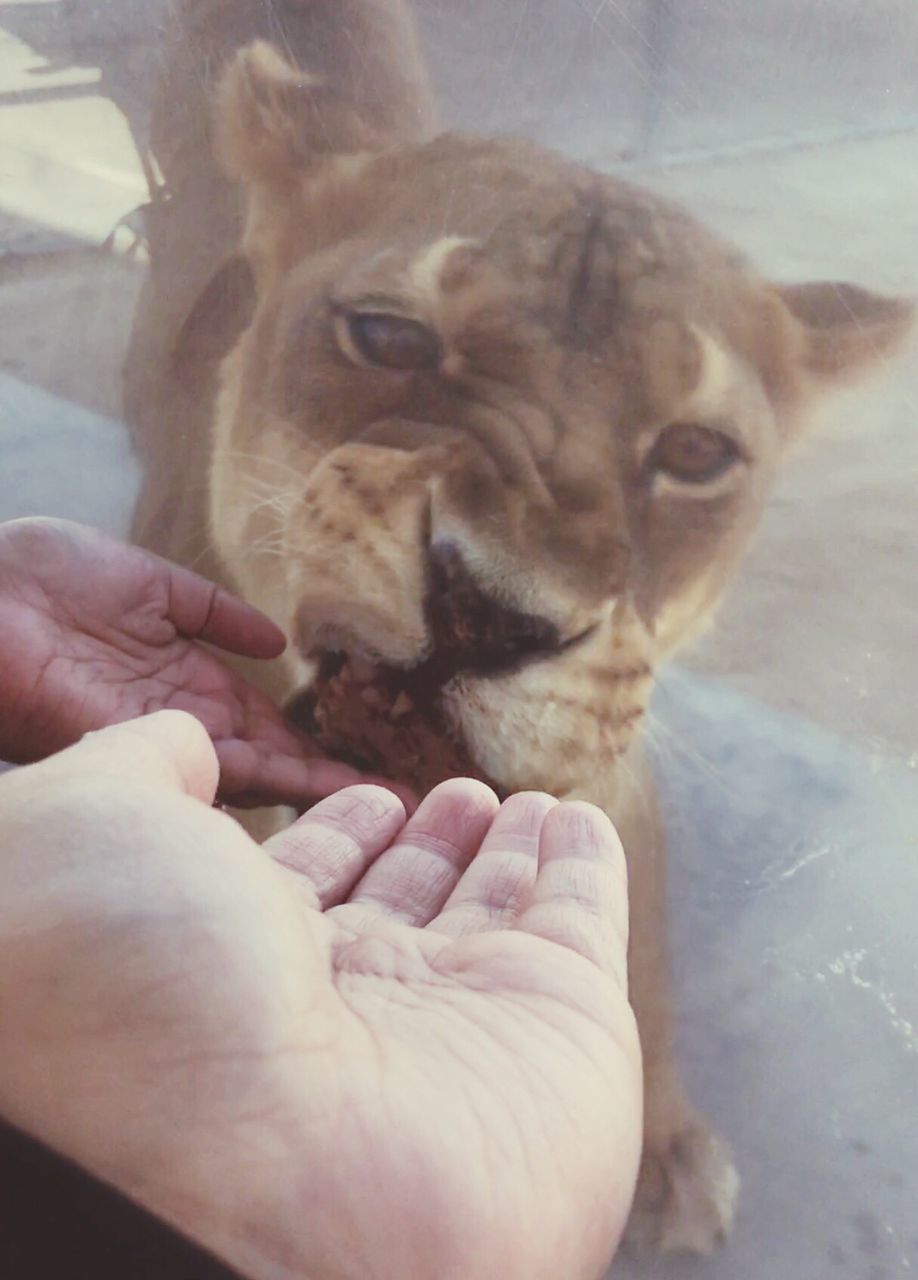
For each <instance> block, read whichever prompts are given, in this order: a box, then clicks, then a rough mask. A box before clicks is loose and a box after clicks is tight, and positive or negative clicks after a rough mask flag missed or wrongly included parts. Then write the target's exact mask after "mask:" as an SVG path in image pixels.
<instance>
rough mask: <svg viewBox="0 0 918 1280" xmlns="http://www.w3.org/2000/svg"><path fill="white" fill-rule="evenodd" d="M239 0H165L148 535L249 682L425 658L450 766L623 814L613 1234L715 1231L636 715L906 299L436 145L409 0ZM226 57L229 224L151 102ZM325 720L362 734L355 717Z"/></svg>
mask: <svg viewBox="0 0 918 1280" xmlns="http://www.w3.org/2000/svg"><path fill="white" fill-rule="evenodd" d="M251 8H252V7H251V6H246V5H245V4H244V3H242V4H238V3H237V4H235V5H232V4H231V5H228V6H218V5H215V4H214V3H213V2H212V0H209V2H208V3H204V4H198V5H194V4H186V6H185V18H184V21H185V22H186V26H185V28H184V29H183V31H182V37H181V40H180V41H177V42H176V45H175V49H174V59H173V63H172V71H170V72H167V78H166V92H165V94H164V96H163V98H162V99H161V102H160V106H159V110H158V117H157V118H158V121H159V128H160V132H161V135H162V142H163V145H162V150H163V154H164V155H165V157H166V160H165V162H164V166H163V167H164V169H165V170H166V177H167V181H171V182H172V190H171V192H170V195H171V198H172V210H171V213H170V210H169V209H168V207H167V208H166V209H165V210H164V211H163V212H162V213H161V217H162V218H163V220H164V222H163V225H170V226H172V227H173V232H172V233H171V239H170V234H167V233H163V235H162V236H161V243H160V246H159V253H160V257H159V259H156V257H154V272H153V275H152V277H151V283H150V285H149V286H148V288H147V292H146V294H145V297H144V299H143V300H142V303H141V309H140V312H139V314H138V319H137V328H136V332H135V341H134V349H133V353H132V359H131V363H130V366H129V374H128V391H129V401H128V407H129V412H130V415H131V416H132V418H133V420H134V421H135V423H136V424H138V425H137V429H138V439H139V442H140V447H141V450H142V452H143V453H144V455H145V456H146V457H147V460H148V464H149V466H148V481H147V486H146V490H145V494H144V497H143V500H142V503H141V507H140V511H139V516H138V524H137V530H136V532H137V535H138V537H140V538H141V539H142V540H144V541H147V542H150V543H152V544H153V545H154V546H155V547H156V548H157V549H158V550H160V551H163V552H165V553H166V554H171V555H180V556H181V557H182V558H185V559H190V560H195V561H196V562H198V563H199V564H200V563H201V561H202V557H203V558H204V563H206V564H207V567H208V568H209V569H210V571H211V572H212V573H214V574H217V575H221V576H223V577H224V578H225V579H226V580H228V581H229V582H230V583H231V584H232V585H234V586H235V587H236V588H237V589H238V590H240V591H241V592H242V594H243V595H244V596H245V597H246V598H247V599H248V600H250V601H251V602H253V603H254V604H257V605H258V606H260V607H261V608H262V609H264V610H265V611H266V612H267V613H268V614H270V615H271V616H272V617H273V618H274V619H275V620H276V621H277V622H278V623H279V624H280V625H281V626H283V627H284V628H285V629H286V631H287V633H288V635H289V636H290V638H291V641H292V643H291V646H290V650H289V652H288V654H287V655H286V656H285V657H284V658H283V659H282V660H279V662H278V663H277V664H276V665H275V667H274V669H273V671H272V672H271V673H270V675H269V676H268V677H262V678H263V680H264V679H266V680H267V685H268V687H269V691H270V692H272V693H273V694H274V696H275V697H277V698H278V699H279V700H283V701H285V702H286V701H289V700H290V699H291V698H292V697H293V696H294V695H296V694H298V693H300V692H301V691H302V690H303V689H305V688H307V687H308V686H310V684H311V683H312V682H313V681H314V679H315V677H316V673H317V671H318V672H319V675H320V683H319V699H320V702H321V699H322V697H323V696H324V694H323V690H325V691H327V688H328V685H329V680H330V672H331V671H333V670H334V671H337V672H338V674H339V675H340V674H341V668H342V663H343V664H344V670H345V672H347V671H349V670H354V671H356V669H357V667H359V668H360V671H361V675H360V680H361V681H362V682H363V683H364V684H365V685H367V686H369V687H370V688H371V689H373V690H375V691H376V693H377V694H380V697H379V698H377V700H376V702H375V704H374V705H375V706H376V708H377V710H374V709H373V707H372V706H370V705H369V704H370V703H372V702H373V699H372V698H371V699H369V700H367V710H366V713H365V715H366V719H367V721H368V722H372V720H373V717H374V716H385V715H387V714H390V712H391V707H390V706H389V704H388V703H387V702H386V697H385V696H383V694H382V693H381V691H384V690H386V689H391V680H392V678H393V677H392V672H393V671H396V670H398V671H422V672H424V673H425V682H424V683H423V684H419V685H418V686H417V687H418V688H419V689H422V691H423V692H422V696H423V697H426V698H427V700H428V703H429V704H430V705H427V706H425V707H423V708H422V710H423V711H424V713H425V714H426V715H427V716H428V721H427V725H428V729H430V727H431V726H436V725H439V726H440V732H442V733H443V734H448V735H451V737H452V738H453V739H454V740H455V741H457V742H458V743H459V744H461V748H462V751H463V752H464V753H465V755H466V756H467V758H468V761H469V764H470V767H472V768H474V769H475V770H476V771H478V772H479V773H480V774H481V775H482V776H484V777H486V778H487V779H489V780H491V781H492V782H493V783H494V784H495V786H497V787H498V788H501V789H503V790H514V789H520V788H543V789H545V790H548V791H551V792H553V793H555V794H558V795H561V796H565V797H574V796H577V797H581V798H586V799H589V800H591V801H594V802H595V803H597V804H599V805H601V806H602V807H603V808H605V809H606V810H607V811H608V812H609V814H610V815H611V816H612V817H613V819H614V820H615V822H616V824H617V826H618V828H619V830H620V832H621V834H622V837H623V840H624V844H625V848H626V850H627V853H628V859H629V867H630V875H631V911H632V940H631V950H630V961H631V996H632V1001H633V1004H634V1007H635V1011H636V1014H637V1017H638V1022H639V1026H640V1030H641V1038H642V1045H643V1051H644V1056H645V1073H646V1136H645V1154H644V1161H643V1169H642V1176H641V1183H640V1187H639V1191H638V1196H637V1200H636V1204H635V1209H634V1213H633V1216H632V1223H631V1235H632V1238H634V1239H635V1240H637V1241H639V1242H643V1243H652V1244H654V1245H656V1246H658V1247H660V1248H661V1249H664V1250H675V1249H688V1250H695V1251H701V1252H703V1251H706V1250H708V1249H710V1248H711V1246H712V1245H713V1244H714V1243H715V1242H716V1241H718V1240H719V1239H720V1238H722V1237H723V1235H724V1234H725V1233H726V1232H727V1231H728V1229H729V1227H730V1224H731V1220H732V1217H733V1212H734V1205H735V1199H736V1192H737V1185H738V1180H737V1176H736V1174H735V1172H734V1169H733V1166H732V1162H731V1158H730V1155H729V1151H728V1148H727V1146H726V1144H725V1143H724V1142H723V1141H722V1140H721V1139H719V1138H717V1137H716V1136H714V1135H713V1134H712V1133H711V1132H710V1130H709V1129H708V1127H707V1125H706V1123H705V1122H704V1120H703V1119H702V1118H701V1117H700V1116H699V1115H698V1114H697V1113H696V1112H695V1111H694V1110H693V1108H692V1106H691V1104H690V1103H689V1101H688V1100H687V1098H686V1096H685V1093H684V1091H683V1089H682V1086H681V1084H680V1081H679V1076H678V1073H677V1069H676V1066H675V1062H674V1058H673V1045H672V1026H671V1013H670V1000H669V994H668V992H669V979H668V959H667V948H666V931H665V924H664V899H665V881H664V846H663V839H662V834H661V831H660V826H659V822H658V818H657V813H656V809H655V805H654V801H653V790H652V781H651V779H650V777H649V775H648V771H647V768H646V766H645V763H644V761H643V759H642V754H641V734H640V726H641V720H642V717H643V714H644V711H645V708H646V706H647V701H648V698H649V695H650V691H651V688H652V685H653V678H654V671H655V669H656V668H657V666H658V664H659V663H661V662H662V661H664V660H665V659H666V658H668V657H670V655H672V654H673V653H674V652H675V651H676V649H677V648H678V647H679V646H680V645H682V644H683V643H685V641H686V640H688V639H689V638H691V637H693V636H695V635H697V633H698V632H699V630H700V629H701V628H703V627H704V626H705V625H706V624H707V623H708V622H709V620H710V618H711V615H712V611H713V609H714V607H715V605H716V603H717V601H718V599H719V598H720V596H721V593H722V591H723V589H724V587H725V585H726V583H727V581H728V579H729V577H730V574H731V573H732V571H733V569H734V567H735V565H736V564H737V561H738V560H739V558H740V556H741V553H742V551H743V548H744V546H745V545H746V543H747V541H748V539H749V536H750V534H751V532H752V530H753V529H754V527H755V525H756V522H757V520H758V517H759V514H760V512H761V510H762V506H763V503H764V502H765V499H766V496H767V493H768V490H769V487H770V485H771V482H772V479H773V477H774V475H775V472H776V470H777V468H778V466H779V464H780V461H781V458H782V456H783V455H784V453H785V452H786V451H787V450H788V448H789V447H790V446H791V445H792V444H793V442H794V440H795V439H796V438H797V436H798V434H799V432H800V430H801V422H802V420H803V418H804V416H805V414H806V411H807V410H808V409H809V408H810V406H811V404H812V402H813V401H814V400H815V399H816V397H817V396H819V395H820V394H821V393H822V392H824V391H825V390H826V389H827V388H829V387H831V386H833V385H834V384H837V383H840V382H842V381H843V380H844V379H846V378H848V377H850V376H851V375H853V374H856V373H860V372H861V371H862V370H864V369H866V368H868V367H869V366H870V365H872V364H874V363H876V362H877V361H878V359H879V358H880V357H882V356H883V355H884V354H885V353H887V352H888V351H889V350H890V349H891V348H892V346H893V345H894V344H895V342H896V341H897V340H898V338H899V337H900V335H901V334H902V333H903V331H904V329H905V328H906V325H907V322H908V318H909V314H910V310H909V307H908V305H907V304H906V303H904V302H900V301H896V300H888V299H884V298H880V297H877V296H874V295H872V294H870V293H868V292H866V291H864V290H862V289H858V288H854V287H851V286H845V285H833V284H811V285H796V286H793V287H777V286H775V285H772V284H770V283H768V282H767V281H766V280H764V279H763V278H762V277H761V276H760V275H758V274H757V273H756V272H755V270H754V269H753V268H752V267H751V266H750V265H749V264H748V263H747V262H746V261H745V260H744V259H743V258H742V257H741V256H740V254H738V253H737V252H736V251H735V250H734V249H733V248H732V247H730V246H729V245H727V244H725V243H724V242H723V241H722V240H720V239H719V238H718V237H716V236H715V235H713V234H711V233H710V232H708V231H707V230H705V229H704V228H703V227H702V226H700V225H699V224H698V223H697V222H696V221H695V220H694V219H693V218H691V217H689V216H688V215H687V214H685V213H684V212H682V211H681V210H679V209H678V208H675V207H673V206H672V205H670V204H669V203H667V202H666V201H664V200H662V199H659V198H658V197H656V196H654V195H650V194H648V193H646V192H644V191H641V190H639V189H637V188H636V187H633V186H630V185H628V184H627V183H625V182H623V181H620V180H619V179H617V178H612V177H608V176H605V175H602V174H598V173H594V172H591V171H590V170H588V169H586V168H583V167H581V166H579V165H576V164H573V163H570V162H568V161H566V160H565V159H563V158H561V157H560V156H558V155H555V154H553V153H551V152H548V151H546V150H543V149H541V148H539V147H537V146H534V145H531V144H529V143H524V142H520V141H511V140H496V139H483V138H478V137H470V136H460V135H456V134H446V135H440V136H438V135H437V133H436V129H435V126H434V123H433V113H432V110H431V107H430V99H429V94H428V90H427V86H426V82H425V79H424V73H423V69H422V65H421V62H420V59H419V58H418V55H417V45H416V40H415V33H414V30H413V27H412V23H411V19H410V15H409V14H408V13H407V12H406V10H405V8H404V6H403V5H402V4H400V3H397V0H391V2H390V3H388V4H383V3H380V2H379V0H376V2H375V3H374V2H373V0H334V2H333V0H312V2H311V3H310V2H309V0H300V2H299V3H293V0H291V3H289V4H288V5H287V6H286V9H285V12H286V14H287V19H288V26H287V29H286V38H285V41H284V45H285V50H286V52H285V53H284V54H282V53H281V52H280V51H279V49H278V48H277V47H275V46H273V45H271V44H269V43H265V42H256V43H253V44H250V43H247V41H248V38H249V37H250V36H251V35H252V34H257V32H258V27H257V23H256V21H255V19H254V18H251V13H250V11H251ZM281 8H282V9H283V8H284V7H283V6H282V7H281ZM228 12H229V13H230V14H231V15H234V16H233V17H232V22H233V24H234V25H233V26H232V27H231V28H230V31H231V34H230V35H227V34H226V32H227V27H226V26H225V25H223V24H225V22H226V21H227V14H228ZM263 34H264V33H263ZM243 46H244V47H243ZM291 51H292V52H293V54H294V55H295V57H296V59H297V60H298V62H299V64H300V65H299V66H294V65H293V64H292V63H291V61H290V60H289V57H290V54H291ZM231 55H232V56H231ZM176 59H177V60H178V61H177V62H176ZM183 60H184V61H183ZM224 64H227V69H226V70H225V73H224V74H222V77H221V79H220V86H219V91H218V92H217V93H216V95H215V106H214V114H213V119H214V122H215V134H216V142H217V151H218V153H219V156H220V159H221V163H222V164H223V166H224V167H225V171H226V173H227V174H228V175H229V176H230V177H231V178H232V179H234V180H235V181H236V182H238V183H239V184H241V188H242V189H244V191H245V217H244V227H242V224H241V220H240V219H239V217H238V216H237V211H236V208H235V206H234V205H233V204H232V202H231V201H228V200H227V194H226V188H225V187H223V186H222V185H221V182H222V180H221V179H219V178H217V177H216V176H214V174H213V172H212V171H211V169H210V168H209V166H210V164H211V160H210V158H209V156H208V154H207V151H206V142H205V139H204V134H203V132H200V133H199V134H198V135H196V134H195V130H199V131H201V130H202V129H203V126H202V125H201V122H200V120H199V119H198V117H197V116H196V115H195V112H194V109H193V106H194V104H193V102H192V103H191V105H190V106H189V102H188V99H187V94H186V96H185V97H184V98H183V97H182V95H181V94H179V93H177V92H176V85H177V84H179V83H180V82H181V75H180V74H179V73H176V72H175V71H174V68H175V66H177V65H178V66H184V67H185V68H186V70H188V68H193V69H194V75H196V76H198V77H199V83H194V84H193V87H192V88H190V89H189V92H191V93H200V94H202V95H203V89H202V86H207V85H208V84H209V83H210V82H209V81H208V80H207V79H206V78H202V68H206V69H207V70H208V73H209V74H211V75H212V73H213V72H214V69H215V68H220V67H222V66H223V65H224ZM170 75H171V76H172V79H171V80H170V78H169V77H170ZM193 79H194V77H193V76H191V75H189V76H188V77H186V80H185V82H184V84H185V87H186V89H187V88H188V87H189V85H192V82H193ZM201 101H203V97H202V99H201ZM201 109H202V110H203V107H202V108H201ZM189 121H190V123H189ZM183 131H184V132H183ZM177 140H178V141H177ZM183 148H184V150H183ZM189 157H191V159H190V160H189ZM170 164H171V165H172V168H173V170H174V171H175V173H176V174H177V175H178V176H177V177H175V178H174V179H170V172H169V166H170ZM183 166H184V167H183ZM183 202H184V204H183ZM209 202H210V203H209ZM176 210H178V211H179V212H178V214H176ZM182 210H184V213H182ZM170 216H171V217H173V218H175V217H178V222H173V223H172V224H169V218H170ZM182 217H184V223H183V222H182ZM175 226H178V228H179V231H178V233H175V232H174V227H175ZM183 227H184V231H183V230H182V228H183ZM154 248H156V246H155V245H154ZM164 261H165V262H166V263H167V264H168V263H169V262H170V261H171V262H172V264H173V266H172V269H171V273H170V271H169V269H168V268H163V266H162V263H163V262H164ZM222 261H225V262H226V265H225V266H223V267H222V268H220V269H219V270H218V268H219V267H220V263H221V262H222ZM157 262H158V263H159V267H158V270H159V275H157ZM176 264H177V265H176ZM211 271H213V272H214V274H213V277H212V279H210V280H209V283H208V277H209V275H210V273H211ZM205 284H206V286H207V287H206V288H204V287H203V286H204V285H205ZM191 286H193V288H192V287H191ZM198 290H200V295H201V296H200V298H199V299H198V300H197V301H196V302H195V300H194V299H193V298H192V296H191V294H192V293H193V292H197V291H198ZM193 303H194V305H192V304H193ZM230 348H231V352H230V354H229V355H228V356H227V358H226V359H225V361H224V362H223V365H222V372H221V374H220V386H219V395H218V396H216V397H215V395H214V391H213V384H212V379H211V373H212V370H213V368H214V367H215V366H216V364H217V363H218V362H219V359H220V357H221V356H222V355H223V354H224V353H225V352H226V351H227V350H229V349H230ZM208 556H209V557H210V560H208V559H207V557H208ZM328 655H334V666H333V667H330V666H329V665H328ZM323 659H324V662H323ZM431 673H434V674H435V677H436V679H435V680H434V681H433V682H432V681H431ZM355 678H356V677H355ZM407 679H408V678H407V677H406V680H407ZM387 682H389V683H387ZM409 683H410V682H409ZM415 697H417V691H415ZM320 709H321V708H320ZM339 728H340V726H339ZM341 736H342V734H341V733H339V738H340V737H341ZM343 736H344V738H348V737H352V738H353V739H354V740H355V745H357V742H356V739H360V740H361V742H362V743H364V744H365V743H366V742H367V741H369V742H371V743H372V742H373V741H374V733H373V725H372V723H367V724H366V725H364V726H360V725H356V726H355V725H353V724H349V725H348V727H347V728H346V730H344V731H343ZM372 763H373V764H374V765H375V766H376V767H379V766H380V765H382V766H384V767H385V766H386V765H388V766H389V768H390V769H391V770H395V771H398V768H399V761H395V760H389V761H386V760H385V759H383V760H374V761H372ZM428 763H429V762H428ZM434 773H435V769H434ZM409 780H410V779H409ZM415 780H416V781H417V778H416V779H415ZM433 780H435V778H434V777H432V776H431V774H430V770H429V769H428V770H427V772H426V773H425V774H424V781H425V783H429V782H431V781H433Z"/></svg>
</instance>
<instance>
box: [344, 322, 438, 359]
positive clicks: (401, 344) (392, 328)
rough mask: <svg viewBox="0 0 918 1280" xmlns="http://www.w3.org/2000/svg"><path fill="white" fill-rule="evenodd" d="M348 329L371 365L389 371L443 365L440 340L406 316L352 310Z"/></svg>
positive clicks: (358, 348) (357, 349) (355, 346)
mask: <svg viewBox="0 0 918 1280" xmlns="http://www.w3.org/2000/svg"><path fill="white" fill-rule="evenodd" d="M347 330H348V336H349V337H350V340H351V342H352V343H353V344H354V349H355V350H356V352H357V354H358V355H359V356H360V357H361V359H363V360H366V362H367V363H368V364H375V365H380V366H381V367H383V368H385V369H433V368H435V367H436V366H437V365H438V364H439V363H440V340H439V338H438V337H437V335H436V334H435V333H433V332H432V330H430V329H428V328H427V326H426V325H423V324H421V323H420V322H419V321H417V320H409V319H408V318H407V317H406V316H394V315H386V314H384V313H382V312H373V311H362V312H361V311H352V312H350V313H349V315H348V317H347Z"/></svg>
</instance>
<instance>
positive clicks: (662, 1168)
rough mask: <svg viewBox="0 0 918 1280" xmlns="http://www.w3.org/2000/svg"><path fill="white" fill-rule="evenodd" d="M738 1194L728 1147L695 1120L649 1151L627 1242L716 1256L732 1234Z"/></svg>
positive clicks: (639, 1184)
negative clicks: (719, 1245) (719, 1247)
mask: <svg viewBox="0 0 918 1280" xmlns="http://www.w3.org/2000/svg"><path fill="white" fill-rule="evenodd" d="M738 1192H739V1176H738V1174H737V1172H736V1169H735V1168H734V1167H733V1159H732V1155H731V1152H730V1148H729V1147H728V1145H727V1143H726V1142H725V1141H724V1140H723V1139H722V1138H720V1137H718V1136H717V1135H716V1134H712V1133H711V1132H710V1131H709V1130H708V1129H707V1128H706V1127H705V1126H704V1124H703V1123H701V1122H700V1121H693V1122H692V1123H690V1124H689V1125H687V1126H686V1127H685V1128H684V1129H681V1130H680V1131H679V1132H678V1133H675V1134H672V1135H670V1137H669V1139H668V1141H667V1142H666V1143H665V1145H664V1144H661V1145H659V1146H653V1145H650V1146H647V1147H645V1149H644V1155H643V1158H642V1160H641V1174H640V1178H639V1180H638V1188H637V1194H636V1196H635V1201H634V1207H633V1208H632V1210H631V1218H630V1219H629V1222H628V1229H627V1232H626V1237H625V1238H626V1240H627V1242H628V1244H629V1245H631V1246H632V1248H636V1249H638V1250H647V1249H657V1250H659V1251H660V1252H661V1253H703V1254H704V1253H710V1252H711V1250H712V1249H714V1247H715V1246H716V1245H718V1244H722V1243H723V1241H724V1240H725V1239H726V1238H727V1236H728V1235H729V1234H730V1228H731V1226H732V1225H733V1215H734V1212H735V1209H736V1199H737V1194H738Z"/></svg>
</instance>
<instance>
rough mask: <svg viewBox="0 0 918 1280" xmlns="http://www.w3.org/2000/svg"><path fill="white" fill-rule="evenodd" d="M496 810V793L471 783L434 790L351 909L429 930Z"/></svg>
mask: <svg viewBox="0 0 918 1280" xmlns="http://www.w3.org/2000/svg"><path fill="white" fill-rule="evenodd" d="M497 810H498V800H497V797H496V796H495V794H494V792H493V791H492V790H491V789H490V788H489V787H486V786H485V785H484V783H482V782H476V781H475V780H474V779H471V778H452V779H450V780H449V781H448V782H442V783H440V785H439V786H437V787H434V789H433V790H432V791H431V792H430V794H429V795H427V796H426V797H425V799H423V800H422V801H421V803H420V805H419V806H418V810H417V812H416V813H415V814H414V816H413V817H412V818H411V819H410V821H409V822H408V823H407V824H406V826H405V827H404V828H403V830H402V831H401V832H400V834H399V835H398V836H397V838H396V839H395V841H394V842H393V843H392V844H391V845H390V847H389V848H388V849H386V851H385V852H384V853H383V854H381V856H380V857H379V858H378V859H377V860H376V861H375V862H373V863H372V864H371V866H370V867H369V869H368V870H367V871H366V872H365V873H364V875H363V877H362V879H361V880H360V882H359V884H358V885H357V886H356V888H355V889H354V890H353V891H352V893H351V894H350V896H349V898H348V904H347V909H348V911H349V912H350V911H351V908H352V907H356V908H359V909H362V910H364V911H367V912H372V913H374V914H381V915H386V916H388V917H390V918H392V919H396V920H401V921H403V922H405V923H407V924H415V925H425V924H427V923H428V922H429V921H430V920H431V919H432V918H433V917H434V916H435V915H436V914H437V912H438V911H440V910H441V908H442V907H443V904H444V903H445V902H446V900H447V898H448V897H449V895H450V893H451V892H452V891H453V889H454V888H455V886H456V884H457V883H458V881H459V878H460V877H461V875H462V873H463V871H464V870H465V869H466V867H467V866H468V865H469V863H470V862H471V860H472V859H473V858H474V856H475V854H476V853H477V852H478V850H479V848H480V846H481V842H482V840H483V839H484V838H485V835H486V834H487V831H488V828H489V827H490V826H491V823H492V822H493V820H494V816H495V814H496V813H497Z"/></svg>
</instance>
